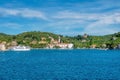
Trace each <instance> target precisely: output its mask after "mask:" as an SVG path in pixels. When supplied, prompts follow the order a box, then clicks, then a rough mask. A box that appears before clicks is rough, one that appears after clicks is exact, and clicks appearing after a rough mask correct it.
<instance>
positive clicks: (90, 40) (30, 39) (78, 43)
mask: <svg viewBox="0 0 120 80" xmlns="http://www.w3.org/2000/svg"><path fill="white" fill-rule="evenodd" d="M59 37H60V38H61V42H62V43H73V44H74V48H91V47H95V48H109V49H113V48H116V47H117V46H118V44H120V32H118V33H115V34H110V35H105V36H91V35H87V34H85V35H77V36H74V37H70V36H62V35H57V34H53V33H48V32H39V31H38V32H37V31H32V32H24V33H21V34H18V35H7V34H4V33H0V43H3V42H4V43H5V44H6V45H7V46H11V45H13V43H15V42H16V44H17V45H26V46H30V47H33V48H44V47H46V46H47V45H48V44H50V43H51V38H53V39H54V40H55V41H57V40H58V38H59ZM13 41H14V42H13Z"/></svg>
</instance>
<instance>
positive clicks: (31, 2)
mask: <svg viewBox="0 0 120 80" xmlns="http://www.w3.org/2000/svg"><path fill="white" fill-rule="evenodd" d="M26 31H42V32H53V33H56V34H62V35H71V36H73V35H78V34H84V33H87V34H90V35H106V34H112V33H116V32H119V31H120V0H0V32H3V33H7V34H18V33H21V32H26Z"/></svg>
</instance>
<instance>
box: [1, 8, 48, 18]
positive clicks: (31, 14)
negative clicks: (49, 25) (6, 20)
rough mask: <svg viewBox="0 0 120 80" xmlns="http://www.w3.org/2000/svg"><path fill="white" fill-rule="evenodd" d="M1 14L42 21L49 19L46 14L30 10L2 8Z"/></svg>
mask: <svg viewBox="0 0 120 80" xmlns="http://www.w3.org/2000/svg"><path fill="white" fill-rule="evenodd" d="M0 14H1V15H3V16H9V15H11V16H21V17H25V18H40V19H44V20H45V19H47V18H46V16H45V15H44V13H42V12H41V11H37V10H32V9H28V8H22V9H7V8H0Z"/></svg>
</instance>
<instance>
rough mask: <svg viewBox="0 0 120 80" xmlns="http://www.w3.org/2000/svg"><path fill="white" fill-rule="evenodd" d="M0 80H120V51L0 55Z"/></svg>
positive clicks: (40, 51)
mask: <svg viewBox="0 0 120 80" xmlns="http://www.w3.org/2000/svg"><path fill="white" fill-rule="evenodd" d="M0 80H120V50H107V51H105V50H87V49H85V50H80V49H79V50H31V51H26V52H14V51H6V52H0Z"/></svg>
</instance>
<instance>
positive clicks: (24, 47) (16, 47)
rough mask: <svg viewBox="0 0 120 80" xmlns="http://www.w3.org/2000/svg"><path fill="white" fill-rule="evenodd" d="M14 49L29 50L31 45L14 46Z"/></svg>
mask: <svg viewBox="0 0 120 80" xmlns="http://www.w3.org/2000/svg"><path fill="white" fill-rule="evenodd" d="M11 50H12V51H29V50H30V47H29V46H14V47H13V48H12V49H11Z"/></svg>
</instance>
